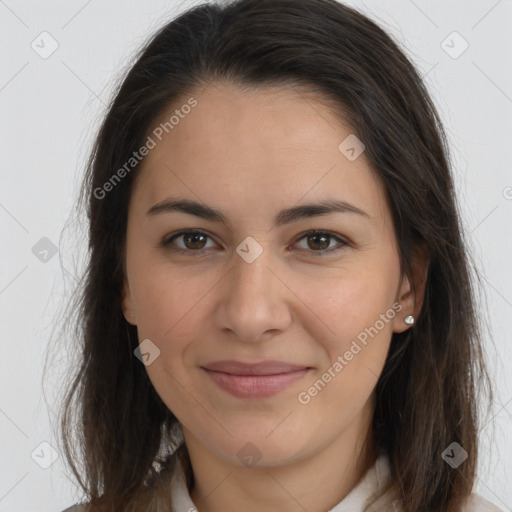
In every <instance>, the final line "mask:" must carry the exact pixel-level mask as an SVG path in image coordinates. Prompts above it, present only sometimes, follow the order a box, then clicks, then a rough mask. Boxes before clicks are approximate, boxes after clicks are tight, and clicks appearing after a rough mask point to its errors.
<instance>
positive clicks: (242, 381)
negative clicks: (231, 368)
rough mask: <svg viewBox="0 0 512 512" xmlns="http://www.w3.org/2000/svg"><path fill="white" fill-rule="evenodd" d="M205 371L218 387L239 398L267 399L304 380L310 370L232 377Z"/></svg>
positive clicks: (228, 374)
mask: <svg viewBox="0 0 512 512" xmlns="http://www.w3.org/2000/svg"><path fill="white" fill-rule="evenodd" d="M203 370H204V371H205V372H206V373H207V374H208V375H209V376H210V378H211V379H212V380H213V382H215V384H217V386H219V387H220V388H221V389H223V390H224V391H227V392H228V393H231V394H232V395H234V396H236V397H239V398H265V397H267V396H272V395H275V394H276V393H279V392H280V391H282V390H283V389H285V388H287V387H288V386H291V385H292V384H293V383H294V382H297V381H298V380H300V379H302V377H304V375H306V373H308V372H309V368H304V369H303V370H298V371H296V372H289V373H279V374H276V375H232V374H230V373H222V372H215V371H212V370H207V369H206V368H203Z"/></svg>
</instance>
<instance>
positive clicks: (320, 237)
mask: <svg viewBox="0 0 512 512" xmlns="http://www.w3.org/2000/svg"><path fill="white" fill-rule="evenodd" d="M300 240H306V247H300V249H304V250H307V251H309V252H311V253H313V255H314V256H317V255H322V254H324V253H329V252H336V251H338V250H339V249H341V248H342V247H343V246H345V245H347V242H346V241H345V240H343V239H341V238H340V237H338V236H336V235H333V234H332V233H328V232H326V231H310V232H309V233H306V234H305V235H304V236H302V237H301V238H299V241H300ZM333 240H334V241H337V242H338V244H337V245H334V248H333V247H332V246H331V243H332V241H333Z"/></svg>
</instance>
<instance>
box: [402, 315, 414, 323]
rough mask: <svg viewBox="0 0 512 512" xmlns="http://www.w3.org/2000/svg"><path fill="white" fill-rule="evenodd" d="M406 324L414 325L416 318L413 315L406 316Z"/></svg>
mask: <svg viewBox="0 0 512 512" xmlns="http://www.w3.org/2000/svg"><path fill="white" fill-rule="evenodd" d="M404 322H405V323H406V324H407V325H412V324H413V323H414V317H413V316H412V315H409V316H406V317H405V319H404Z"/></svg>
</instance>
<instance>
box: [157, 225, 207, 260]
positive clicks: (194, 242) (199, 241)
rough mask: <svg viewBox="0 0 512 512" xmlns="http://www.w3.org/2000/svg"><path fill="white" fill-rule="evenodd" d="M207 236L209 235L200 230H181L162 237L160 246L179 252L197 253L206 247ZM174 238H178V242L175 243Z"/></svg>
mask: <svg viewBox="0 0 512 512" xmlns="http://www.w3.org/2000/svg"><path fill="white" fill-rule="evenodd" d="M209 238H210V237H209V236H208V235H207V234H206V233H203V232H202V231H196V230H189V231H182V232H180V233H177V234H175V235H172V236H171V237H167V238H164V240H162V244H161V245H162V247H166V248H169V249H171V250H173V251H177V252H180V253H188V254H191V253H195V252H196V253H199V252H201V251H202V250H203V249H208V247H206V243H207V240H208V239H209ZM176 240H178V241H179V243H176V242H175V241H176Z"/></svg>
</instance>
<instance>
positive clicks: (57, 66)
mask: <svg viewBox="0 0 512 512" xmlns="http://www.w3.org/2000/svg"><path fill="white" fill-rule="evenodd" d="M194 3H197V2H177V1H175V2H173V1H168V2H165V1H160V0H153V1H151V2H135V1H133V0H130V1H121V0H103V1H100V0H89V1H87V0H72V1H66V2H64V1H62V2H56V1H47V2H35V1H34V2H28V1H25V2H24V1H21V0H5V1H4V0H0V40H1V45H2V46H1V48H2V51H1V55H0V109H1V110H0V111H1V117H0V127H1V133H0V135H1V141H2V143H1V149H2V151H1V160H0V166H1V172H0V228H1V231H0V232H1V234H2V246H1V252H0V254H1V256H0V257H1V266H0V314H1V322H0V326H1V357H0V389H1V390H2V393H1V395H0V511H1V512H32V511H34V512H35V511H37V512H50V511H58V510H62V509H63V508H66V506H69V505H70V504H72V503H74V502H75V501H77V500H78V499H79V497H80V494H79V491H78V490H77V488H76V487H75V486H74V484H73V483H72V479H70V475H69V472H68V470H67V469H66V468H65V466H64V464H63V457H62V454H61V453H60V448H59V445H58V444H57V441H56V439H55V429H56V426H57V419H56V410H57V407H58V405H59V400H60V399H61V395H60V393H61V391H62V382H63V372H64V371H65V369H66V366H67V365H69V364H70V363H69V360H68V355H67V349H66V344H69V342H70V340H59V343H61V345H60V346H59V347H58V348H54V350H52V351H51V352H50V353H49V363H50V371H49V372H48V373H47V374H46V379H45V382H44V387H43V384H42V381H43V367H44V363H45V356H46V354H47V353H48V352H47V346H48V343H49V340H50V337H51V336H52V333H53V331H52V328H53V327H54V326H56V325H57V326H58V324H59V321H60V320H59V319H60V316H59V315H60V313H59V308H62V307H63V306H62V302H63V300H65V298H66V297H68V293H69V291H70V289H71V287H72V285H73V283H74V277H73V274H75V275H76V272H77V271H79V269H80V268H81V265H82V263H83V262H82V263H81V258H80V256H79V254H82V255H83V254H84V247H85V244H86V239H85V235H84V234H83V233H82V235H81V236H74V237H71V236H67V235H66V236H64V234H63V227H64V224H65V222H66V220H67V219H68V216H69V215H70V212H71V211H72V209H73V204H74V201H75V199H76V193H77V186H78V183H79V180H80V177H81V175H82V172H83V169H84V165H85V159H86V157H87V155H88V151H89V148H90V144H91V140H92V137H93V136H94V134H95V132H96V130H97V128H98V126H99V122H100V120H101V116H102V114H103V112H104V109H105V106H106V104H107V103H108V101H109V99H110V94H111V91H112V87H113V85H114V83H115V82H116V81H117V79H118V77H119V75H120V73H122V72H123V71H124V70H125V69H126V67H127V66H128V65H129V63H130V62H131V59H132V57H133V54H134V52H135V51H136V50H137V49H138V48H139V46H140V44H141V43H142V42H143V41H144V40H146V39H147V38H148V37H149V36H150V35H152V34H153V33H154V32H155V31H156V30H157V29H158V28H159V27H161V26H162V25H163V24H164V23H166V22H167V21H168V20H169V19H170V18H172V17H174V16H175V15H176V13H178V12H181V11H183V10H184V9H185V8H186V7H188V6H190V5H193V4H194ZM347 3H348V4H349V5H352V6H355V7H357V8H359V9H360V10H362V11H363V12H365V13H367V14H368V15H369V16H370V17H371V18H373V19H375V20H376V21H377V22H378V23H380V24H381V26H383V27H384V28H385V29H386V30H387V31H388V32H390V33H391V34H392V35H393V36H394V37H395V38H396V39H397V40H398V41H399V42H400V43H401V45H402V46H403V47H404V49H405V51H406V53H407V54H408V55H409V56H410V57H411V59H412V60H413V61H414V62H415V63H416V65H417V66H418V68H419V69H420V70H421V72H422V74H423V75H424V76H425V80H426V83H427V86H428V87H429V90H430V91H431V94H432V95H433V97H434V101H435V102H436V104H437V106H438V108H439V110H440V113H441V116H442V118H443V121H444V124H445V127H446V130H447V132H448V135H449V138H450V141H449V142H450V144H451V148H452V155H453V159H454V169H453V172H454V175H455V179H456V186H457V194H458V197H459V203H460V206H461V212H462V216H463V224H464V230H465V234H466V236H467V239H468V242H469V244H470V250H471V252H472V254H473V258H474V259H475V261H476V262H477V264H478V266H479V269H480V272H481V273H482V275H483V276H484V283H485V290H484V292H485V293H484V297H482V303H481V306H480V310H481V312H482V315H484V316H485V315H486V310H487V308H488V311H489V317H488V320H487V321H488V324H489V329H490V330H491V333H490V334H489V335H488V336H487V339H486V342H487V343H486V346H487V352H488V358H489V362H490V370H491V373H492V376H493V378H494V380H495V381H496V385H497V395H496V401H495V404H494V411H493V414H492V420H491V421H489V422H488V423H487V424H486V425H484V426H483V428H482V430H481V431H480V436H481V446H482V455H483V458H482V460H481V464H480V473H479V477H478V480H477V484H476V491H477V492H478V493H479V494H481V495H483V496H484V497H486V498H487V499H488V500H489V501H491V502H493V503H495V504H496V505H498V506H499V507H501V508H502V509H503V510H505V511H511V510H512V488H511V487H510V485H509V482H511V481H512V463H511V460H512V447H511V442H510V440H511V439H512V419H511V418H512V416H511V415H512V385H511V384H512V378H511V375H510V374H511V373H512V372H511V371H510V370H511V369H512V343H510V334H509V329H510V328H509V322H510V318H511V317H512V292H511V289H512V286H511V285H512V272H511V269H510V262H511V257H510V254H511V249H512V243H511V222H510V221H511V219H512V173H511V166H510V163H511V161H512V149H511V146H512V116H511V113H512V76H511V75H512V73H511V70H512V67H511V64H510V62H511V53H512V51H511V50H512V30H511V27H512V2H511V1H510V0H500V1H497V0H479V1H473V2H467V1H463V0H457V1H452V2H449V5H448V2H445V1H441V0H435V1H428V2H427V1H426V0H415V1H412V0H392V1H390V0H388V1H372V2H370V1H368V2H361V1H350V2H347ZM43 32H47V34H42V33H43ZM454 32H456V33H455V34H454ZM41 34H42V35H41ZM52 45H53V46H56V45H58V47H57V48H56V50H55V51H54V52H53V53H52V54H51V55H48V53H50V51H51V50H52V49H53V48H52ZM466 46H467V48H466ZM61 235H62V237H61ZM52 248H53V252H52ZM45 251H46V252H45ZM54 252H55V254H54ZM484 299H485V301H486V302H484ZM425 399H428V397H425ZM41 443H43V444H41ZM53 450H55V452H54V451H53ZM470 455H471V454H470ZM54 456H55V457H56V460H55V462H53V463H52V461H53V458H54ZM44 466H49V467H47V468H46V469H45V468H44Z"/></svg>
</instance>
